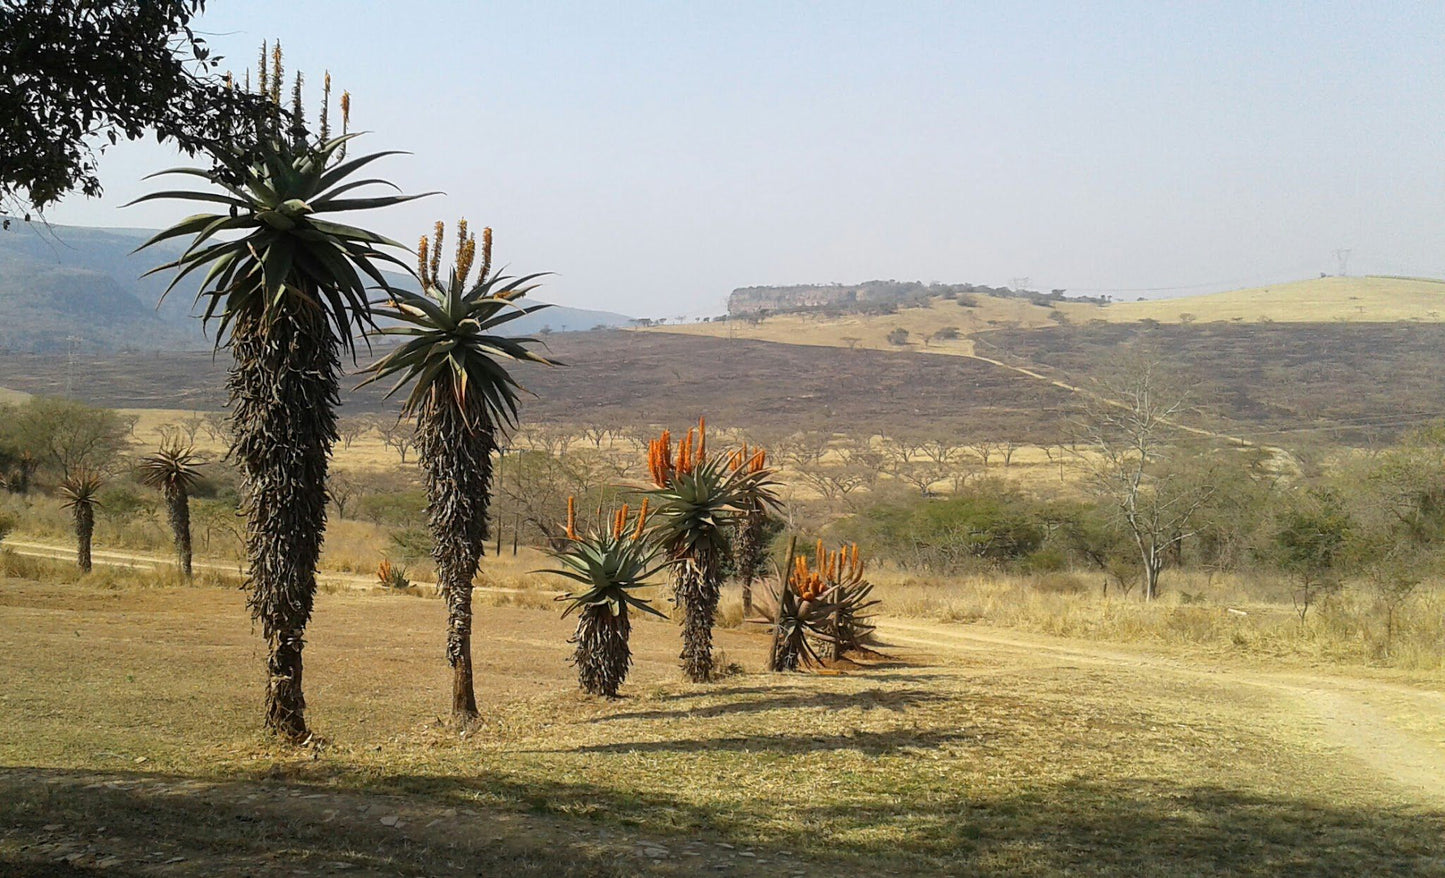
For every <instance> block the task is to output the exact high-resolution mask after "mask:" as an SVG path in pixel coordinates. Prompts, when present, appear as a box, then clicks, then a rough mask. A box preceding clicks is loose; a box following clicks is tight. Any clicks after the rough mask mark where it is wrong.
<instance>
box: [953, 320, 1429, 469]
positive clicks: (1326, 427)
mask: <svg viewBox="0 0 1445 878" xmlns="http://www.w3.org/2000/svg"><path fill="white" fill-rule="evenodd" d="M975 338H976V342H977V351H978V353H979V354H981V355H983V356H989V357H996V358H998V359H1001V360H1003V361H1005V362H1009V363H1015V364H1017V365H1020V366H1025V367H1027V368H1029V369H1031V370H1034V371H1037V372H1039V373H1041V374H1045V375H1048V376H1050V377H1053V378H1057V379H1060V380H1063V381H1067V382H1069V383H1071V384H1074V385H1076V386H1088V384H1089V381H1090V378H1092V377H1097V376H1100V375H1103V374H1105V373H1106V372H1108V371H1109V370H1110V369H1113V368H1116V367H1117V365H1118V363H1119V360H1120V357H1119V353H1120V351H1122V350H1124V349H1126V348H1128V347H1129V346H1132V345H1139V346H1143V347H1145V348H1146V349H1147V350H1148V351H1149V353H1150V355H1151V356H1153V357H1157V358H1158V359H1159V360H1160V361H1162V362H1164V363H1167V364H1168V365H1169V366H1171V367H1172V368H1173V369H1174V370H1175V371H1176V373H1177V375H1178V377H1179V378H1181V379H1182V380H1183V381H1185V382H1187V383H1188V384H1189V385H1190V386H1191V392H1192V395H1193V396H1194V398H1195V399H1196V400H1197V402H1198V403H1199V404H1200V405H1201V406H1202V407H1203V408H1204V409H1205V410H1206V412H1208V414H1209V415H1210V416H1212V418H1214V419H1215V421H1216V425H1217V429H1220V430H1221V431H1224V432H1230V433H1232V434H1235V435H1243V436H1246V437H1254V438H1261V439H1264V440H1267V441H1269V442H1272V443H1275V444H1284V445H1289V444H1291V440H1292V439H1303V438H1305V437H1315V438H1321V439H1325V440H1329V441H1333V442H1344V443H1348V444H1356V445H1358V444H1368V443H1372V442H1382V441H1389V440H1391V439H1393V438H1395V437H1397V436H1398V435H1399V434H1400V433H1402V432H1405V431H1407V430H1409V429H1410V428H1412V427H1415V426H1418V425H1420V424H1423V423H1427V422H1429V421H1432V420H1436V419H1440V418H1445V363H1442V355H1445V326H1442V325H1439V324H1430V323H1351V324H1340V323H1202V324H1192V325H1184V324H1151V323H1149V322H1144V323H1132V324H1129V323H1117V324H1102V323H1091V324H1088V325H1085V326H1063V327H1056V328H1055V327H1050V328H1047V329H1032V330H998V331H990V332H985V333H982V334H980V335H978V336H976V337H975Z"/></svg>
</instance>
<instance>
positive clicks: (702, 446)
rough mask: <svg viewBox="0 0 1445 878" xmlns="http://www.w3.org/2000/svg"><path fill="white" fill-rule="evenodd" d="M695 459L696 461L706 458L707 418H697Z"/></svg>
mask: <svg viewBox="0 0 1445 878" xmlns="http://www.w3.org/2000/svg"><path fill="white" fill-rule="evenodd" d="M697 446H698V447H697V459H698V462H703V461H706V460H707V418H698V419H697Z"/></svg>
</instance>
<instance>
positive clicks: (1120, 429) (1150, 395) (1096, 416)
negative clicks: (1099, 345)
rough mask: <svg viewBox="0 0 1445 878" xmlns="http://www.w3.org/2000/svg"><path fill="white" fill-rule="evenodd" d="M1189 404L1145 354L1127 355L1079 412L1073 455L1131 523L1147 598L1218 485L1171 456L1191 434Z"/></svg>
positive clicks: (1093, 483) (1094, 485)
mask: <svg viewBox="0 0 1445 878" xmlns="http://www.w3.org/2000/svg"><path fill="white" fill-rule="evenodd" d="M1189 411H1190V405H1189V398H1188V394H1187V392H1185V391H1183V390H1182V389H1180V387H1179V385H1178V384H1177V383H1175V382H1173V381H1171V380H1170V378H1169V377H1168V376H1167V375H1166V374H1165V372H1164V370H1163V369H1162V367H1161V366H1160V364H1159V362H1158V361H1157V360H1155V359H1153V358H1150V357H1149V356H1147V355H1133V356H1129V357H1126V358H1125V359H1124V361H1123V362H1122V364H1121V367H1120V369H1119V370H1118V372H1117V373H1116V374H1114V375H1112V376H1108V377H1105V378H1101V379H1099V381H1098V382H1097V387H1096V388H1095V389H1094V390H1093V391H1091V392H1089V393H1087V394H1086V395H1084V396H1082V405H1081V409H1080V412H1079V414H1078V416H1077V417H1076V418H1075V419H1074V428H1075V430H1076V432H1077V435H1078V440H1079V446H1082V447H1078V450H1077V453H1076V454H1075V457H1076V459H1077V460H1079V461H1080V463H1081V464H1082V465H1083V468H1084V470H1085V472H1086V474H1087V479H1088V484H1089V486H1090V488H1091V489H1092V490H1093V491H1094V493H1095V494H1096V495H1097V496H1099V497H1100V498H1101V499H1104V500H1106V501H1108V502H1109V503H1110V504H1111V505H1112V506H1113V507H1114V508H1115V509H1116V510H1117V511H1118V514H1119V515H1120V517H1121V518H1122V520H1123V522H1124V524H1125V525H1126V526H1127V530H1128V533H1129V535H1130V537H1131V538H1132V540H1133V542H1134V545H1135V548H1136V549H1137V551H1138V553H1139V563H1140V567H1141V571H1142V577H1143V585H1144V598H1145V600H1153V599H1154V598H1156V597H1158V595H1159V574H1160V573H1161V572H1162V571H1163V569H1164V566H1165V563H1166V562H1167V561H1168V559H1169V557H1170V554H1171V553H1173V552H1175V551H1176V550H1177V547H1178V546H1179V544H1180V543H1182V542H1183V541H1184V540H1185V539H1188V538H1189V537H1192V536H1193V535H1194V521H1195V517H1196V516H1197V515H1198V513H1199V512H1200V510H1201V509H1202V508H1203V507H1204V505H1205V504H1206V503H1208V502H1209V499H1210V497H1211V496H1212V495H1213V493H1214V488H1213V486H1212V485H1210V484H1209V483H1208V482H1207V481H1206V480H1200V479H1191V478H1188V477H1187V474H1186V473H1185V472H1183V471H1181V470H1180V469H1179V468H1177V467H1173V466H1171V461H1170V457H1171V455H1174V454H1176V453H1177V452H1178V450H1179V445H1180V443H1182V442H1184V441H1185V439H1186V438H1187V437H1188V435H1189V434H1187V433H1185V432H1184V431H1182V430H1180V429H1179V424H1178V419H1179V418H1181V417H1183V416H1185V415H1186V414H1187V413H1188V412H1189Z"/></svg>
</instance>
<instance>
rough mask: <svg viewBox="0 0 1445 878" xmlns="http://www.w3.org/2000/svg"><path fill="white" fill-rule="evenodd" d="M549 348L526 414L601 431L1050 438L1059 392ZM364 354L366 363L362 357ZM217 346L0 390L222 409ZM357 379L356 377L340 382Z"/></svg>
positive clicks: (605, 336) (593, 345) (681, 352)
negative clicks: (671, 428)
mask: <svg viewBox="0 0 1445 878" xmlns="http://www.w3.org/2000/svg"><path fill="white" fill-rule="evenodd" d="M548 345H549V349H550V355H551V356H552V357H554V358H555V359H558V360H560V361H562V362H564V363H565V364H566V366H567V367H566V368H559V369H547V368H541V367H537V366H531V365H526V364H524V365H523V366H522V367H521V368H519V369H517V374H518V376H519V378H520V379H521V381H522V383H523V385H524V386H526V387H527V389H529V390H531V391H532V392H533V393H535V394H536V396H535V397H529V398H526V399H524V401H523V406H524V415H523V416H524V418H525V419H526V420H527V421H528V422H529V423H562V424H581V423H588V422H595V423H601V424H607V425H609V426H619V427H620V426H631V425H644V424H679V423H687V422H689V421H695V420H696V419H697V417H698V416H699V415H706V416H707V417H708V418H709V419H710V420H712V421H713V422H715V423H717V424H719V425H729V426H738V427H742V428H746V429H751V430H782V431H791V430H798V429H818V428H821V427H823V426H824V425H832V426H831V429H834V430H843V431H846V432H850V433H869V432H881V433H889V434H895V433H897V432H899V431H900V430H916V431H933V430H938V431H947V432H949V433H950V434H952V435H956V436H961V437H965V438H967V437H978V438H1000V437H1013V438H1016V439H1019V440H1029V439H1042V438H1054V437H1055V436H1057V435H1058V433H1059V431H1060V429H1061V427H1060V424H1059V421H1058V413H1059V412H1060V411H1061V410H1062V409H1063V408H1064V406H1065V405H1066V403H1067V400H1068V396H1069V394H1068V393H1067V392H1066V391H1063V390H1060V389H1058V388H1055V387H1051V386H1049V385H1047V384H1045V383H1043V382H1040V381H1037V380H1035V379H1032V378H1028V377H1027V376H1023V375H1019V374H1016V373H1012V372H1009V371H1006V370H1003V369H999V368H998V367H996V366H991V365H989V364H987V363H981V362H978V361H976V360H970V359H965V358H961V357H940V356H932V355H921V354H911V353H890V352H882V351H847V350H843V349H841V348H826V347H816V346H801V345H783V344H775V343H771V342H761V341H751V340H742V339H735V340H729V339H714V338H702V337H696V336H682V335H668V334H663V333H642V332H618V331H596V332H581V333H556V334H553V335H551V336H550V337H549V338H548ZM361 362H362V363H363V364H365V363H366V362H369V358H368V357H367V356H366V354H365V352H363V355H362V358H361ZM229 364H230V357H229V355H228V354H226V353H225V352H221V353H220V354H218V355H216V356H214V357H213V356H212V355H211V354H208V353H162V354H154V353H152V354H118V355H112V356H107V357H104V358H79V359H77V360H76V362H75V363H74V364H73V366H72V365H70V364H69V363H68V361H67V359H66V357H64V356H62V355H26V354H12V355H6V356H4V357H0V386H3V387H8V388H12V389H14V390H22V391H25V392H27V393H34V394H42V395H64V394H65V391H66V383H67V370H68V369H69V370H73V371H72V372H71V380H70V384H71V388H72V393H71V395H73V396H74V397H76V398H78V399H80V400H82V401H84V402H87V403H90V404H92V405H98V406H105V407H109V408H166V409H194V410H201V411H206V410H219V409H221V407H222V406H223V404H224V401H225V372H226V369H227V367H228V366H229ZM360 380H361V379H360V378H358V377H352V378H351V379H349V380H348V383H347V385H346V386H348V387H352V386H354V385H355V384H357V383H359V381H360ZM383 397H384V390H383V389H381V388H380V387H379V386H378V385H372V386H371V387H367V388H364V389H361V390H349V391H348V392H347V393H346V394H345V398H344V407H343V409H342V411H343V413H344V414H360V413H369V412H379V411H395V410H396V409H397V407H398V405H399V402H398V401H396V400H392V401H387V400H385V399H384V398H383Z"/></svg>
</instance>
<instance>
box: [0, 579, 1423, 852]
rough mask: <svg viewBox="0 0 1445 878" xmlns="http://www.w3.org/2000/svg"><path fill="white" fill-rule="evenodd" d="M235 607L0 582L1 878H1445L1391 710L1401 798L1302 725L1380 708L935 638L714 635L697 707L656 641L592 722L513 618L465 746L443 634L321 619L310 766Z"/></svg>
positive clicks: (913, 632) (647, 632)
mask: <svg viewBox="0 0 1445 878" xmlns="http://www.w3.org/2000/svg"><path fill="white" fill-rule="evenodd" d="M243 601H244V596H243V595H242V594H241V593H239V592H236V591H234V590H231V589H221V588H191V589H183V588H172V587H154V588H146V589H137V588H110V589H105V588H97V587H94V586H92V585H89V584H87V583H86V582H78V583H68V584H63V585H59V584H44V583H39V582H35V581H30V580H19V579H9V580H3V581H0V655H3V656H4V657H5V665H6V670H7V675H6V684H5V686H4V687H3V689H0V766H3V768H0V865H3V866H4V868H3V869H0V872H5V874H21V875H42V874H62V875H66V874H72V875H82V874H90V870H92V869H94V868H96V867H97V866H98V864H100V863H106V864H107V868H109V869H110V871H108V872H106V874H135V875H151V874H156V875H172V874H173V875H216V874H222V875H230V874H252V875H272V874H276V875H291V874H331V873H336V874H350V875H354V874H388V875H396V874H402V875H441V874H509V875H510V874H523V875H525V874H535V875H551V874H576V875H594V874H595V875H631V874H639V873H648V874H663V875H695V874H701V873H704V872H710V873H711V872H715V873H717V874H739V875H741V874H782V875H787V874H820V875H822V874H828V875H855V874H856V875H863V874H868V875H874V874H880V873H885V874H886V873H892V874H919V875H937V874H961V873H970V874H973V873H983V874H1033V875H1053V874H1060V873H1063V872H1069V873H1072V874H1086V875H1094V874H1115V875H1138V874H1150V875H1195V874H1201V873H1229V874H1256V875H1274V874H1281V873H1286V872H1287V873H1290V874H1321V875H1323V874H1381V873H1387V872H1389V873H1396V874H1406V873H1408V874H1445V842H1442V830H1445V816H1442V815H1445V811H1442V808H1445V801H1441V800H1440V799H1439V797H1438V796H1432V795H1430V794H1429V793H1428V791H1427V792H1423V793H1422V792H1420V787H1419V784H1418V783H1416V784H1414V785H1413V786H1412V780H1413V781H1421V780H1422V778H1423V779H1424V780H1427V781H1428V780H1430V779H1432V778H1434V777H1435V775H1433V774H1430V772H1431V771H1434V770H1435V769H1438V768H1439V763H1438V762H1431V761H1430V760H1431V759H1433V758H1434V757H1433V756H1432V755H1431V754H1433V753H1435V751H1432V750H1429V746H1430V744H1429V742H1431V741H1434V740H1436V739H1437V738H1438V737H1440V736H1441V735H1442V733H1445V729H1442V728H1441V727H1440V725H1439V723H1438V722H1436V721H1435V719H1432V717H1431V716H1430V714H1429V713H1428V711H1425V712H1422V711H1420V710H1418V709H1417V707H1416V702H1415V701H1413V700H1412V699H1417V698H1434V697H1437V696H1435V695H1434V694H1433V693H1431V692H1429V691H1426V690H1421V691H1419V692H1416V691H1415V690H1414V689H1410V690H1409V691H1408V692H1401V693H1399V694H1398V698H1399V699H1400V702H1399V704H1393V706H1392V707H1390V713H1391V716H1392V717H1393V718H1392V719H1391V720H1390V722H1395V720H1396V719H1398V718H1399V717H1410V718H1411V721H1410V722H1404V720H1401V721H1400V723H1399V724H1398V725H1399V728H1398V729H1396V732H1397V733H1398V734H1399V735H1402V736H1406V737H1408V741H1407V742H1406V743H1402V744H1401V746H1402V747H1404V748H1405V749H1403V750H1401V751H1400V752H1401V753H1405V754H1406V755H1413V756H1415V757H1419V758H1421V759H1424V760H1425V763H1423V765H1424V767H1423V768H1420V769H1418V770H1416V771H1415V773H1414V774H1410V773H1409V772H1408V771H1404V770H1403V769H1401V770H1396V769H1400V765H1396V764H1392V765H1390V766H1386V767H1385V768H1389V769H1390V770H1388V771H1387V770H1384V768H1381V767H1378V766H1372V765H1371V764H1370V763H1369V762H1368V761H1367V760H1366V759H1364V758H1362V757H1361V756H1359V755H1358V751H1357V749H1352V747H1351V746H1350V741H1349V740H1347V739H1346V738H1344V737H1341V736H1334V737H1332V736H1331V732H1330V730H1331V729H1333V728H1334V726H1332V725H1330V721H1329V716H1328V715H1327V714H1326V713H1325V712H1323V711H1322V710H1318V709H1316V708H1317V707H1318V705H1315V704H1314V702H1309V701H1306V700H1302V699H1303V696H1301V695H1299V692H1304V691H1306V690H1308V691H1315V690H1319V691H1323V692H1329V693H1334V695H1333V696H1332V697H1337V698H1338V699H1345V700H1344V701H1340V702H1338V704H1337V705H1336V706H1337V707H1338V705H1339V704H1343V705H1345V706H1346V707H1349V708H1350V710H1353V711H1357V710H1359V709H1362V708H1364V707H1371V706H1377V707H1378V705H1372V704H1366V703H1365V702H1364V701H1361V700H1360V699H1363V698H1365V697H1367V696H1366V695H1361V694H1359V692H1358V691H1357V690H1354V689H1349V688H1347V687H1346V685H1345V683H1341V682H1338V681H1333V682H1332V681H1331V680H1328V679H1325V678H1319V679H1315V678H1310V679H1309V680H1307V681H1305V682H1304V683H1298V684H1295V683H1289V682H1287V681H1285V682H1280V681H1277V680H1274V679H1273V678H1270V679H1268V680H1266V679H1265V678H1264V677H1263V676H1261V675H1260V674H1254V675H1253V676H1240V677H1238V678H1236V677H1234V676H1231V675H1230V673H1229V672H1222V671H1219V669H1200V668H1196V667H1193V666H1191V665H1190V664H1188V663H1180V662H1177V661H1174V660H1172V659H1170V658H1168V657H1167V656H1163V657H1161V656H1159V655H1155V654H1150V653H1145V652H1137V651H1136V652H1126V653H1122V654H1114V653H1104V652H1101V651H1098V650H1095V649H1093V648H1090V647H1087V646H1086V645H1079V644H1076V643H1074V642H1070V641H1053V640H1049V641H1047V642H1045V641H1039V642H1037V643H1036V642H1033V641H1029V640H1027V639H1022V640H1021V639H1018V637H1015V636H1013V635H1007V636H1004V635H998V634H988V632H983V633H981V634H977V635H975V634H973V633H972V632H973V631H974V629H972V628H967V627H965V626H958V625H941V624H938V623H930V622H910V623H901V622H900V623H889V624H888V625H885V628H884V634H885V639H889V640H891V641H892V642H893V644H894V645H893V646H892V647H891V648H888V649H886V650H885V651H886V652H887V653H888V654H889V658H887V659H886V660H880V661H878V662H875V663H872V664H871V665H868V666H859V667H853V668H850V669H847V670H846V671H844V672H840V673H834V674H828V675H821V676H816V675H813V676H801V675H791V676H774V675H768V674H764V673H761V672H760V668H761V665H762V661H763V655H764V651H765V647H766V643H765V638H764V637H763V636H762V635H760V634H758V633H753V632H749V631H747V630H742V629H738V630H725V631H722V632H720V646H721V647H722V649H723V650H724V651H725V652H726V654H727V662H728V664H729V665H736V667H735V668H734V669H733V670H734V672H733V674H732V675H730V676H728V677H727V678H725V679H724V680H723V681H721V682H719V683H716V684H712V685H707V686H694V685H691V684H686V683H683V682H680V681H679V678H678V675H677V672H676V670H675V657H676V652H677V649H678V643H677V631H676V629H675V628H674V627H673V626H671V625H669V624H667V623H664V622H653V621H644V622H640V623H638V625H637V627H636V631H635V650H636V658H637V665H636V668H635V670H634V674H633V677H632V679H631V680H630V681H629V683H628V685H627V687H626V697H625V698H623V699H621V700H619V701H616V702H606V701H598V700H594V699H590V698H586V697H583V696H581V695H580V694H578V693H577V692H576V690H575V683H574V681H573V678H572V673H571V669H570V668H569V667H568V666H567V664H566V657H567V655H568V651H569V647H568V645H567V643H566V638H567V636H568V634H569V633H570V624H569V623H565V622H563V621H561V620H560V619H559V618H558V614H557V613H556V611H555V609H553V608H548V609H545V610H540V609H532V608H529V607H525V606H496V607H491V608H488V609H486V610H485V611H484V612H482V613H481V614H480V615H479V621H478V627H479V635H480V636H479V638H478V646H477V660H478V684H479V692H480V694H481V697H482V701H483V703H484V708H483V709H484V713H485V714H486V722H485V723H484V725H483V726H482V727H481V728H480V729H478V730H477V731H476V733H475V734H473V735H470V736H468V737H466V738H459V737H457V736H456V735H455V734H454V733H452V732H450V731H449V730H448V729H447V728H446V726H445V724H444V723H442V722H441V721H440V720H439V718H438V712H439V711H440V710H441V709H442V708H443V706H444V704H445V699H446V693H447V691H448V690H447V680H448V677H447V669H446V667H445V665H444V663H443V660H442V655H441V640H442V632H443V609H442V607H441V604H440V602H438V601H434V600H425V599H419V598H413V597H407V596H401V595H366V594H356V593H331V594H323V595H321V597H320V599H319V602H318V608H317V613H316V617H315V621H314V623H313V626H312V628H311V630H310V633H309V637H308V649H307V658H308V663H307V690H308V697H309V701H310V717H311V720H312V722H313V724H314V726H315V727H316V728H317V729H318V730H319V731H320V732H321V734H323V735H324V736H325V737H326V739H327V741H328V743H327V744H326V746H324V747H323V748H321V749H319V750H315V751H311V750H308V751H292V750H288V749H284V748H280V747H277V746H276V745H274V744H273V743H272V742H270V741H269V740H268V739H266V738H265V737H264V736H262V735H261V734H260V733H259V731H258V729H257V724H258V721H259V718H260V697H261V687H262V682H263V681H262V678H261V673H260V671H261V662H262V649H261V644H260V642H259V638H258V637H257V636H256V635H255V633H254V632H253V631H252V630H250V626H249V624H248V623H247V620H246V614H245V609H244V606H243ZM989 637H992V638H993V639H992V640H990V639H988V638H989ZM979 638H983V639H979ZM1392 685H1397V686H1401V685H1403V684H1398V683H1397V684H1392ZM1291 687H1293V688H1291ZM1352 693H1353V694H1352ZM1331 703H1335V702H1331ZM1431 703H1433V702H1431ZM1380 709H1381V710H1383V709H1384V708H1383V707H1381V708H1380ZM1361 715H1362V716H1363V714H1361ZM1371 715H1372V716H1373V715H1374V714H1371ZM1380 721H1381V722H1384V720H1380ZM1411 723H1413V725H1412V724H1411ZM1391 728H1392V729H1394V728H1395V726H1391ZM1375 737H1378V736H1375ZM1402 740H1403V739H1402ZM1421 742H1424V743H1421ZM1407 745H1408V746H1407ZM1410 747H1415V749H1413V750H1412V749H1410ZM1421 747H1424V748H1425V749H1424V750H1421V749H1419V748H1421ZM1421 753H1424V754H1425V755H1423V756H1421V755H1420V754H1421ZM1437 755H1438V754H1437ZM1396 761H1397V762H1399V760H1396ZM1406 767H1408V766H1406ZM1422 771H1423V772H1424V774H1421V773H1420V772H1422ZM66 858H70V861H69V862H68V863H67V862H66ZM57 864H59V865H57ZM62 868H63V869H69V870H70V871H57V870H60V869H62ZM7 870H8V871H7ZM47 870H50V871H47Z"/></svg>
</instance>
